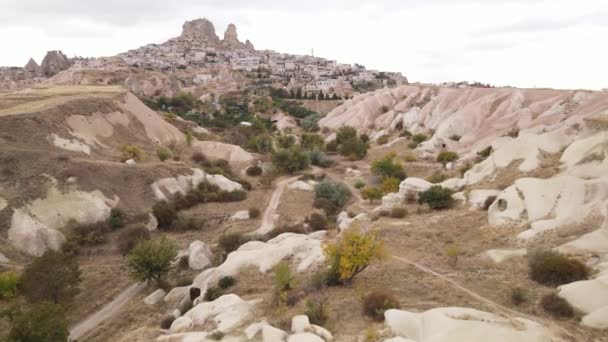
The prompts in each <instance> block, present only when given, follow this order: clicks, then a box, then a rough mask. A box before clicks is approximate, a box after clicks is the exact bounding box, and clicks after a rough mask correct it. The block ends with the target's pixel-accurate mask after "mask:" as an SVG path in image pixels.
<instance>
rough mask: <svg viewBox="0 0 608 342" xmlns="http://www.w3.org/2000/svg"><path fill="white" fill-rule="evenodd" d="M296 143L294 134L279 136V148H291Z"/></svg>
mask: <svg viewBox="0 0 608 342" xmlns="http://www.w3.org/2000/svg"><path fill="white" fill-rule="evenodd" d="M295 143H296V138H295V137H294V136H293V135H281V136H279V137H278V138H277V146H279V148H290V147H292V146H293V145H295Z"/></svg>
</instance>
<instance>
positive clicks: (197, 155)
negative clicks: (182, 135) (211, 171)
mask: <svg viewBox="0 0 608 342" xmlns="http://www.w3.org/2000/svg"><path fill="white" fill-rule="evenodd" d="M190 159H192V161H193V162H195V163H197V164H201V165H203V166H211V163H210V162H209V159H207V156H205V155H204V154H203V153H201V152H194V153H192V156H191V157H190Z"/></svg>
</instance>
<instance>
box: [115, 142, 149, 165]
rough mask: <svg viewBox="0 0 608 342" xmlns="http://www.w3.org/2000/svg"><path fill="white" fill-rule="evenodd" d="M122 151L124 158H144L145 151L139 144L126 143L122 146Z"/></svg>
mask: <svg viewBox="0 0 608 342" xmlns="http://www.w3.org/2000/svg"><path fill="white" fill-rule="evenodd" d="M120 152H122V160H123V161H125V160H129V159H133V160H136V161H142V160H143V159H144V151H143V150H142V149H141V148H139V147H138V146H135V145H131V144H126V145H122V146H121V147H120Z"/></svg>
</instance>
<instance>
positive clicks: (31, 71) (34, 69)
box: [23, 58, 42, 78]
mask: <svg viewBox="0 0 608 342" xmlns="http://www.w3.org/2000/svg"><path fill="white" fill-rule="evenodd" d="M23 71H24V72H25V77H27V78H34V77H39V76H40V75H41V74H42V69H41V68H40V66H39V65H38V63H36V61H35V60H34V59H33V58H30V60H29V61H28V62H27V64H26V65H25V67H23Z"/></svg>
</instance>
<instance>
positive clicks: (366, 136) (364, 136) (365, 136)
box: [359, 134, 369, 143]
mask: <svg viewBox="0 0 608 342" xmlns="http://www.w3.org/2000/svg"><path fill="white" fill-rule="evenodd" d="M359 139H361V141H363V142H364V143H367V142H369V135H367V134H361V135H360V136H359Z"/></svg>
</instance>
